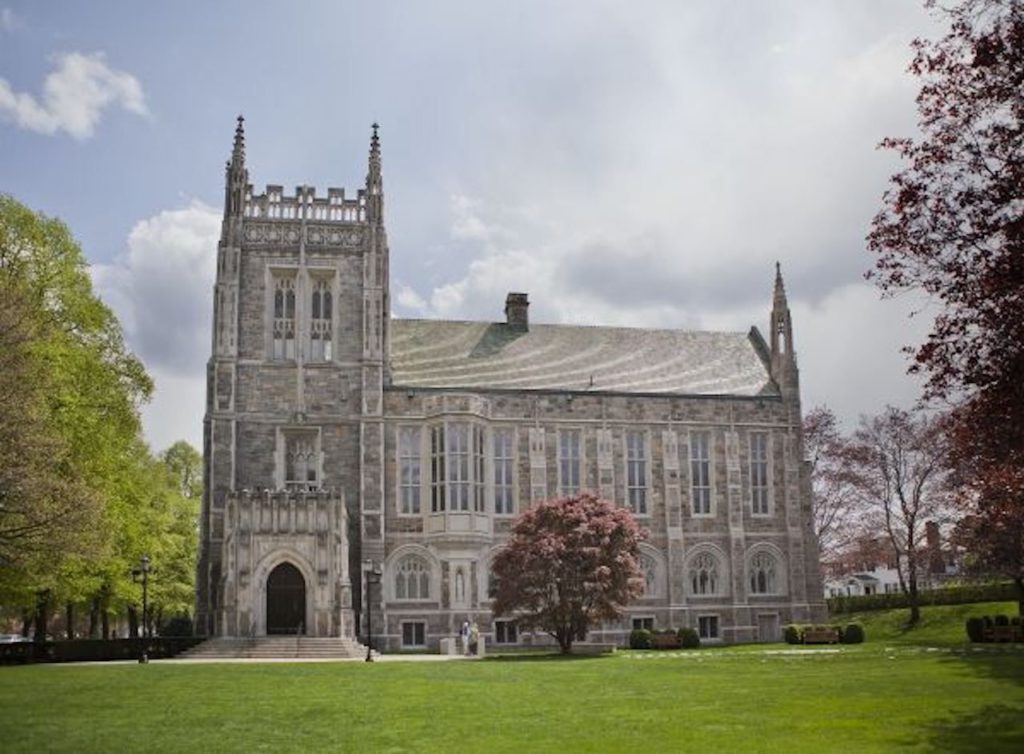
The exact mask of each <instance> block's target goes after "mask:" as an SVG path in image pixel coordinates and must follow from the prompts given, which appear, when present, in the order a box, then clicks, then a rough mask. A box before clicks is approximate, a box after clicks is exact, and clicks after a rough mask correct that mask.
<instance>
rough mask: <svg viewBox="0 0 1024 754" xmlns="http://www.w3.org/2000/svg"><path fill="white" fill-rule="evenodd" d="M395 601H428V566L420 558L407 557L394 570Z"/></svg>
mask: <svg viewBox="0 0 1024 754" xmlns="http://www.w3.org/2000/svg"><path fill="white" fill-rule="evenodd" d="M395 599H397V600H428V599H430V566H428V565H427V564H426V563H425V562H424V561H423V559H422V558H418V557H416V556H415V555H409V556H407V557H404V558H402V560H400V561H399V562H398V566H397V567H396V568H395Z"/></svg>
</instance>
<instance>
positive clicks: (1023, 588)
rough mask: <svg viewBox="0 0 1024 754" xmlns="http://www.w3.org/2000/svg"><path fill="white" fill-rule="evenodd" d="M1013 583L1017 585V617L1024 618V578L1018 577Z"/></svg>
mask: <svg viewBox="0 0 1024 754" xmlns="http://www.w3.org/2000/svg"><path fill="white" fill-rule="evenodd" d="M1013 583H1015V584H1016V585H1017V615H1019V616H1021V617H1024V576H1018V577H1017V578H1015V579H1014V580H1013Z"/></svg>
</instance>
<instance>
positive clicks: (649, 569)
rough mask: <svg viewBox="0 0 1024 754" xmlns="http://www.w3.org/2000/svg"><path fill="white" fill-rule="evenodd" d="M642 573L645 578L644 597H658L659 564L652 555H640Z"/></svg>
mask: <svg viewBox="0 0 1024 754" xmlns="http://www.w3.org/2000/svg"><path fill="white" fill-rule="evenodd" d="M640 573H642V574H643V577H644V591H643V594H642V595H641V596H642V597H657V596H658V564H657V563H656V562H655V560H654V558H652V557H651V556H650V555H643V554H641V555H640Z"/></svg>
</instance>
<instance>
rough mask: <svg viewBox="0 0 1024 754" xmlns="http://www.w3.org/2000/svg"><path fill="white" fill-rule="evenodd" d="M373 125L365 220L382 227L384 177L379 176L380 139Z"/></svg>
mask: <svg viewBox="0 0 1024 754" xmlns="http://www.w3.org/2000/svg"><path fill="white" fill-rule="evenodd" d="M379 128H380V126H379V125H378V124H377V123H374V124H373V135H372V136H371V137H370V164H369V170H368V172H367V173H366V194H367V197H368V200H367V218H366V219H367V220H368V221H370V222H372V223H376V224H378V225H382V224H383V223H384V177H383V175H382V174H381V159H380V137H379V136H378V135H377V129H379Z"/></svg>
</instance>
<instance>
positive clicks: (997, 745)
mask: <svg viewBox="0 0 1024 754" xmlns="http://www.w3.org/2000/svg"><path fill="white" fill-rule="evenodd" d="M1022 718H1024V705H1016V706H1014V705H1010V704H990V705H988V706H986V707H982V708H981V709H978V710H974V711H972V712H965V713H962V714H953V715H950V716H949V717H946V718H940V719H938V720H933V721H931V722H928V723H926V724H925V726H924V728H923V730H921V731H920V733H919V734H917V735H915V736H914V737H913V740H912V741H908V742H907V743H910V744H913V745H915V746H920V745H921V744H922V743H924V744H925V749H926V750H928V751H940V752H977V751H984V752H989V751H990V752H1002V751H1024V725H1022V723H1021V720H1022Z"/></svg>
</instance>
